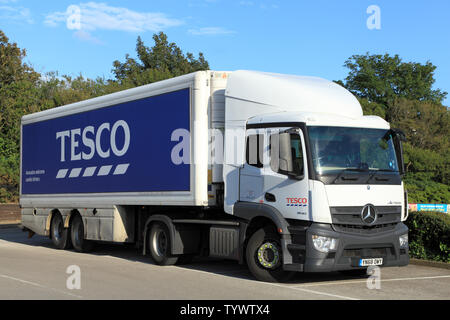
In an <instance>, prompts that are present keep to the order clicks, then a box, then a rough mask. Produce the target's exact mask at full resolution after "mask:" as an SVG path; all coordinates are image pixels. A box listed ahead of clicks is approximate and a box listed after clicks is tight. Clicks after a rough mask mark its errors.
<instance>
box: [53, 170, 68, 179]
mask: <svg viewBox="0 0 450 320" xmlns="http://www.w3.org/2000/svg"><path fill="white" fill-rule="evenodd" d="M67 172H69V169H61V170H59V171H58V174H57V175H56V179H64V178H65V177H66V175H67Z"/></svg>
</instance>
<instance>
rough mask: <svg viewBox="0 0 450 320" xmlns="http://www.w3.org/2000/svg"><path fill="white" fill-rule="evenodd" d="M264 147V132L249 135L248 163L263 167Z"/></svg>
mask: <svg viewBox="0 0 450 320" xmlns="http://www.w3.org/2000/svg"><path fill="white" fill-rule="evenodd" d="M263 148H264V135H263V134H251V135H249V136H248V137H247V151H246V162H247V164H249V165H251V166H254V167H257V168H262V167H263V161H262V159H263V150H264V149H263Z"/></svg>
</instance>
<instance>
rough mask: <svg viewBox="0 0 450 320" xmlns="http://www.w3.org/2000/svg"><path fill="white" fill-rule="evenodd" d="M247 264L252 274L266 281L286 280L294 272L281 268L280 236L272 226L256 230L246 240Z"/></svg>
mask: <svg viewBox="0 0 450 320" xmlns="http://www.w3.org/2000/svg"><path fill="white" fill-rule="evenodd" d="M246 259H247V266H248V268H249V270H250V272H251V273H252V274H253V276H254V277H255V278H256V279H258V280H261V281H266V282H286V281H288V280H289V279H291V278H292V277H293V276H294V275H295V272H291V271H285V270H283V255H282V248H281V242H280V237H279V236H278V235H277V234H276V232H275V231H274V230H272V228H263V229H259V230H258V231H256V232H255V233H254V234H253V235H252V236H251V237H250V240H249V241H248V244H247V249H246Z"/></svg>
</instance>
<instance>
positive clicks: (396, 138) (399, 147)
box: [390, 129, 406, 175]
mask: <svg viewBox="0 0 450 320" xmlns="http://www.w3.org/2000/svg"><path fill="white" fill-rule="evenodd" d="M390 132H391V134H392V137H393V142H394V148H395V154H396V156H397V163H398V170H399V172H400V174H401V175H404V174H405V163H404V160H403V143H402V142H405V141H406V135H405V133H404V132H403V131H401V130H399V129H391V131H390Z"/></svg>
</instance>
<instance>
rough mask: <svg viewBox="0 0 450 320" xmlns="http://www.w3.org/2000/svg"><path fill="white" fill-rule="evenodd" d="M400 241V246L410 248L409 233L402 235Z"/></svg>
mask: <svg viewBox="0 0 450 320" xmlns="http://www.w3.org/2000/svg"><path fill="white" fill-rule="evenodd" d="M399 241H400V248H402V249H406V248H408V234H404V235H402V236H400V238H399Z"/></svg>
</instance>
